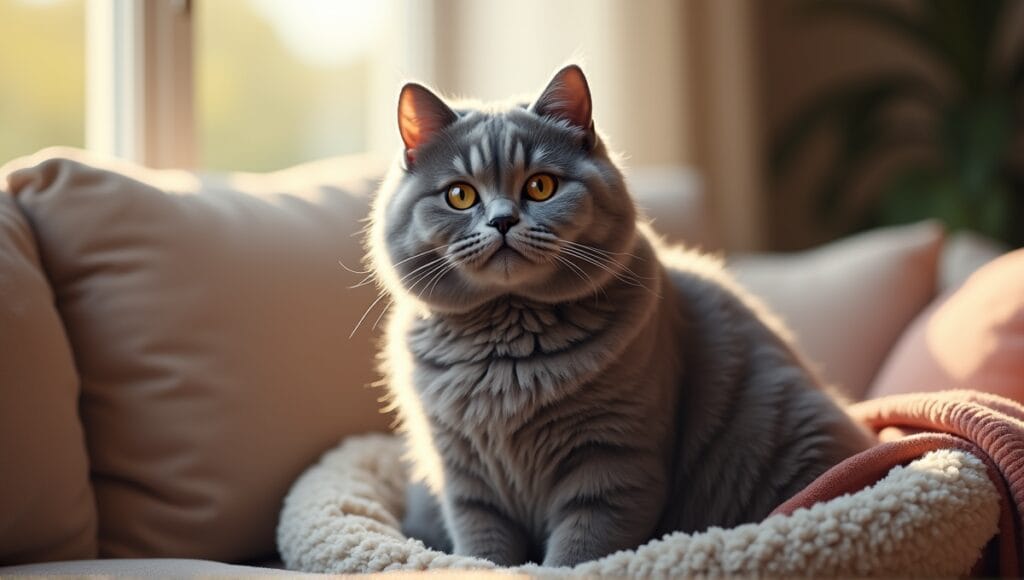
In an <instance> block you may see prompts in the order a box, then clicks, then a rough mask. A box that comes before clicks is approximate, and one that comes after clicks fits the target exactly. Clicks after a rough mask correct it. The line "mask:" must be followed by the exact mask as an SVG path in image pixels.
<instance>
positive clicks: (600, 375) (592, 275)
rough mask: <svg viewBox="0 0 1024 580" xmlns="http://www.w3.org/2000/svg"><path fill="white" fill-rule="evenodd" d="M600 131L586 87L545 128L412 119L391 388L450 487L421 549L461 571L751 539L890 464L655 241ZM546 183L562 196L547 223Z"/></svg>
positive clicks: (726, 282) (568, 80)
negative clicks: (462, 557) (699, 534)
mask: <svg viewBox="0 0 1024 580" xmlns="http://www.w3.org/2000/svg"><path fill="white" fill-rule="evenodd" d="M590 111H591V103H590V94H589V90H588V89H587V85H586V80H585V79H584V77H583V74H582V72H581V71H580V70H579V68H577V67H574V66H570V67H566V68H565V69H563V70H562V71H560V72H559V73H558V74H557V75H556V76H555V78H554V79H553V80H552V82H551V84H549V85H548V87H547V88H546V89H545V91H544V92H543V93H542V94H541V96H540V97H539V98H538V99H537V100H536V101H535V102H534V103H533V104H531V105H529V106H513V107H508V108H503V109H493V110H480V109H472V110H462V111H455V110H453V109H451V108H449V107H448V106H447V105H446V104H445V103H444V102H443V101H441V100H440V99H439V98H438V97H436V96H435V95H433V93H431V92H430V91H428V90H427V89H425V88H423V87H421V86H419V85H407V86H406V87H405V88H404V89H403V91H402V95H401V97H400V105H399V126H400V129H401V132H402V137H403V140H404V143H405V155H404V162H403V163H401V164H399V165H397V166H396V167H395V169H394V170H393V171H392V173H391V174H390V176H389V178H388V179H387V181H386V182H385V184H384V185H383V186H382V188H381V191H380V194H379V196H378V198H377V199H376V201H375V208H374V212H373V221H372V225H371V229H370V231H371V235H370V237H369V240H370V241H369V247H370V252H371V258H372V263H373V264H372V265H373V267H374V269H375V271H376V272H377V274H378V276H379V278H380V279H381V280H382V281H383V284H384V285H385V287H386V290H387V291H388V292H389V293H390V294H391V297H392V299H393V301H394V305H393V310H392V313H391V315H390V318H389V323H388V327H387V342H386V349H385V352H384V364H383V369H384V371H385V373H386V375H387V382H388V385H389V388H390V393H391V395H392V400H393V402H394V405H395V407H396V408H397V410H398V412H399V416H400V418H401V422H402V427H403V429H404V431H405V433H406V435H407V438H408V439H407V440H408V448H409V457H410V460H411V461H412V463H413V465H414V468H415V470H414V473H415V475H416V477H417V478H418V479H422V480H423V481H425V482H426V484H427V486H428V488H429V490H428V489H427V488H416V487H414V488H412V490H413V493H411V494H410V500H411V501H410V508H409V510H408V514H407V517H406V529H407V530H408V531H410V532H411V533H413V534H416V535H419V536H420V537H423V538H424V539H425V540H427V541H428V542H431V543H434V544H435V545H441V546H445V545H447V544H448V539H449V538H450V540H451V548H453V550H454V551H455V552H456V553H458V554H466V555H473V556H480V557H484V558H488V559H490V560H493V561H494V562H497V563H499V564H519V563H523V562H525V561H528V560H532V561H537V562H543V563H544V564H545V565H550V566H564V565H573V564H576V563H578V562H581V561H585V560H589V559H593V558H597V557H600V556H603V555H605V554H608V553H611V552H614V551H616V550H619V549H626V548H633V547H636V546H637V545H639V544H641V543H643V542H645V541H647V540H649V539H651V538H652V537H655V536H658V535H660V534H663V533H666V532H670V531H674V530H684V531H694V530H702V529H705V528H707V527H708V526H712V525H717V526H733V525H736V524H739V523H742V522H748V521H754V520H757V519H759V518H762V517H764V516H765V515H766V514H768V513H769V512H770V511H771V510H772V509H773V508H774V507H776V506H777V505H778V504H779V503H781V501H782V500H784V499H786V498H787V497H789V496H790V495H792V494H793V493H794V492H796V491H798V490H799V489H801V488H802V487H804V486H805V485H806V484H808V483H809V482H810V481H811V480H812V479H814V478H815V477H817V476H818V475H820V474H821V473H822V472H823V471H825V470H826V469H827V468H828V467H830V466H832V465H834V464H835V463H837V462H839V461H840V460H842V459H843V458H845V457H848V456H849V455H852V454H853V453H856V452H858V451H860V450H862V449H864V448H866V447H867V446H869V445H870V443H871V440H870V437H869V436H868V435H867V434H866V432H865V431H863V430H862V429H860V428H859V427H858V426H856V425H855V424H854V423H853V421H852V420H851V419H850V418H849V417H848V416H847V415H846V414H845V413H844V412H843V411H842V410H841V408H840V406H839V404H838V403H837V402H836V401H835V400H834V399H833V398H832V397H831V396H830V395H829V394H828V393H826V392H825V391H824V390H822V389H821V388H820V387H819V385H818V384H817V381H816V379H815V378H814V376H813V375H812V373H811V372H809V371H808V369H807V367H806V366H805V365H804V364H803V362H802V361H801V360H800V357H799V356H798V355H797V354H796V353H794V351H793V347H792V345H791V341H790V340H789V339H788V337H787V335H786V333H785V331H784V329H783V328H782V326H781V325H780V324H779V323H778V322H777V321H776V320H775V319H774V318H773V317H772V316H771V315H770V314H769V313H768V312H767V311H766V310H765V309H764V307H763V306H761V305H760V304H759V303H758V302H757V300H755V299H754V298H752V297H751V296H750V295H748V294H747V293H746V292H744V291H743V290H742V289H741V288H739V287H738V286H737V285H736V284H735V282H733V281H732V279H731V278H730V277H729V276H728V275H727V274H726V273H725V272H724V271H723V270H722V268H721V266H720V264H719V263H718V262H717V261H715V260H713V259H710V258H707V257H704V256H701V255H698V254H696V253H693V252H689V251H686V250H682V249H678V248H666V247H662V245H661V244H660V243H659V241H658V239H657V237H656V236H655V235H653V233H652V232H651V231H650V230H649V229H648V228H647V227H646V226H643V225H642V222H641V225H638V219H637V215H636V210H635V209H634V205H633V202H632V200H631V198H630V196H629V194H628V192H627V190H626V186H625V183H624V181H623V178H622V175H621V173H620V172H619V170H618V168H617V167H616V165H615V163H614V161H613V160H612V159H611V157H610V156H609V154H608V152H607V151H606V149H605V146H604V144H603V143H602V141H601V139H600V137H599V136H598V135H597V134H596V133H595V132H594V129H593V125H592V122H591V112H590ZM540 172H542V173H548V174H551V175H554V176H555V177H556V178H557V180H558V190H557V191H556V193H555V194H554V196H552V197H551V198H550V199H548V200H546V201H542V202H539V201H532V200H529V199H527V198H526V197H524V195H523V188H524V183H525V181H526V180H527V178H529V177H530V176H531V175H533V174H536V173H540ZM453 182H464V183H468V184H470V185H472V186H473V187H475V189H476V191H477V192H478V196H479V198H480V199H479V202H478V203H477V204H476V205H474V206H473V207H471V208H469V209H467V210H458V209H455V208H454V207H451V206H449V205H448V203H447V202H446V201H445V192H446V191H447V187H448V186H449V185H450V184H452V183H453ZM495 218H508V219H506V224H507V223H509V222H508V220H512V221H513V222H514V223H513V225H512V226H511V229H509V230H508V231H507V232H502V231H501V230H500V228H497V227H494V224H495V223H497V222H496V221H495ZM489 223H490V224H491V225H488V224H489ZM433 497H437V498H439V506H440V507H439V511H440V514H438V510H437V509H432V506H437V505H438V504H437V503H435V502H432V501H431V500H432V498H433ZM441 520H443V525H442V522H441Z"/></svg>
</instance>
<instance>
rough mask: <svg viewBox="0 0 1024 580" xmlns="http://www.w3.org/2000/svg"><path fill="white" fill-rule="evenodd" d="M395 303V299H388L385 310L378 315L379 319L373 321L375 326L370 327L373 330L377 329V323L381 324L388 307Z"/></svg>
mask: <svg viewBox="0 0 1024 580" xmlns="http://www.w3.org/2000/svg"><path fill="white" fill-rule="evenodd" d="M394 303H395V301H394V300H388V303H387V304H386V305H385V306H384V310H381V311H380V314H378V315H377V320H374V321H373V326H372V327H370V330H371V331H374V330H377V325H378V324H380V321H381V319H382V318H384V315H385V314H387V313H388V309H389V308H391V306H392V305H393V304H394Z"/></svg>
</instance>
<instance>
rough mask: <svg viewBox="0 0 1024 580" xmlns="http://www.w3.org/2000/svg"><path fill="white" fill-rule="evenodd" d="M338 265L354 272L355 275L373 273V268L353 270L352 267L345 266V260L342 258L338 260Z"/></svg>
mask: <svg viewBox="0 0 1024 580" xmlns="http://www.w3.org/2000/svg"><path fill="white" fill-rule="evenodd" d="M338 265H339V266H341V267H342V268H345V270H346V271H347V272H350V273H352V274H355V275H356V276H365V275H367V274H370V275H371V276H372V275H373V270H353V269H352V268H349V267H348V266H346V265H345V262H344V261H342V260H338Z"/></svg>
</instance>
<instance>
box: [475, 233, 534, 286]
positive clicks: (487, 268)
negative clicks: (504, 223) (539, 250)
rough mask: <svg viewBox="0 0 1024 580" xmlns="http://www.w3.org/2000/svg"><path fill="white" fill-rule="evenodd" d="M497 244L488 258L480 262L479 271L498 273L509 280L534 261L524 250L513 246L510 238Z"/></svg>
mask: <svg viewBox="0 0 1024 580" xmlns="http://www.w3.org/2000/svg"><path fill="white" fill-rule="evenodd" d="M496 246H497V247H496V248H495V249H494V250H493V251H492V252H491V254H490V255H489V256H487V258H485V259H484V260H482V261H480V262H479V264H480V265H479V267H478V270H477V271H478V272H479V273H480V274H483V275H484V276H488V277H489V276H493V275H495V274H497V275H498V276H499V279H501V280H503V281H505V282H507V281H509V280H510V279H511V278H512V277H513V276H514V275H515V273H517V272H519V271H521V270H522V268H523V267H524V266H527V265H528V264H530V263H532V261H531V260H530V259H529V258H527V257H526V256H525V255H524V254H523V253H522V252H520V251H519V250H517V249H516V248H514V247H512V245H511V244H509V243H508V240H504V241H503V242H502V243H500V244H496Z"/></svg>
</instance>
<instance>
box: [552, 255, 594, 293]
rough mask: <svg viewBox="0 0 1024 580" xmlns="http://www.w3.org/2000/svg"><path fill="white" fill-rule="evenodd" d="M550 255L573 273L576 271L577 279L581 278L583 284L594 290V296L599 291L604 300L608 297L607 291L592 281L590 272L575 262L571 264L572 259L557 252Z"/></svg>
mask: <svg viewBox="0 0 1024 580" xmlns="http://www.w3.org/2000/svg"><path fill="white" fill-rule="evenodd" d="M552 257H553V258H554V259H555V260H557V261H559V262H561V263H563V264H565V265H566V266H568V267H569V269H570V270H571V271H572V272H573V273H576V276H577V277H579V279H580V280H582V281H583V283H584V284H586V285H588V286H590V288H591V289H592V290H593V291H594V296H597V293H598V292H600V293H601V294H603V295H604V297H605V299H606V300H607V299H608V291H607V290H605V289H604V287H603V286H598V285H597V284H596V283H595V282H594V279H593V278H591V276H590V274H587V272H586V270H584V269H583V268H580V267H579V266H577V265H576V264H573V263H572V261H571V260H569V258H565V257H562V256H559V255H558V254H552Z"/></svg>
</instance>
